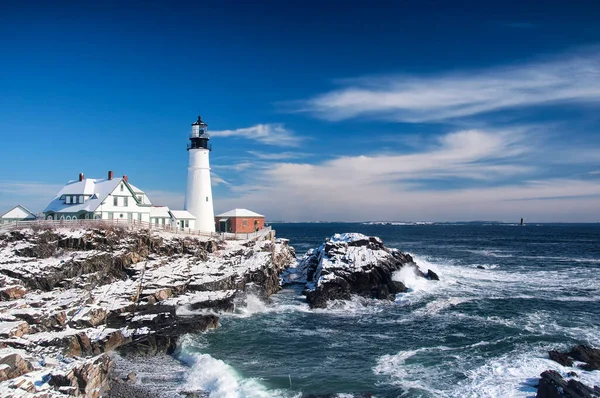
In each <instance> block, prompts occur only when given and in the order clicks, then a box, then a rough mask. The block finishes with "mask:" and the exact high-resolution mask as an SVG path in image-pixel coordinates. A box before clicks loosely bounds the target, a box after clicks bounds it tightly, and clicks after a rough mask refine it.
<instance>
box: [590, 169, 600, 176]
mask: <svg viewBox="0 0 600 398" xmlns="http://www.w3.org/2000/svg"><path fill="white" fill-rule="evenodd" d="M588 174H591V175H593V176H597V175H600V170H593V171H590V172H589V173H588Z"/></svg>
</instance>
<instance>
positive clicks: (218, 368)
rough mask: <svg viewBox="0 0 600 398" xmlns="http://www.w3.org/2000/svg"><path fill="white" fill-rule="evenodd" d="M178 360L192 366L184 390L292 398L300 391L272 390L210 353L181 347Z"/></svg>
mask: <svg viewBox="0 0 600 398" xmlns="http://www.w3.org/2000/svg"><path fill="white" fill-rule="evenodd" d="M179 360H181V361H182V362H184V363H185V364H187V365H188V366H189V370H188V372H187V375H186V380H185V383H184V385H183V387H182V390H183V391H205V392H207V393H208V395H209V397H211V398H277V397H281V398H291V397H299V396H301V394H300V393H297V392H292V391H286V390H273V389H269V388H267V387H266V386H264V385H263V384H262V382H261V380H259V379H256V378H244V377H243V376H242V375H240V374H239V373H238V372H237V371H236V370H235V369H234V368H233V367H232V366H230V365H228V364H227V363H225V362H224V361H222V360H220V359H217V358H214V357H212V356H211V355H209V354H203V353H198V352H193V351H191V350H189V349H187V348H186V347H185V346H183V347H182V350H181V353H180V355H179Z"/></svg>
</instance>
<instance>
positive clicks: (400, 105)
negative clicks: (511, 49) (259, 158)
mask: <svg viewBox="0 0 600 398" xmlns="http://www.w3.org/2000/svg"><path fill="white" fill-rule="evenodd" d="M342 85H343V87H342V88H340V89H337V90H333V91H331V92H328V93H325V94H322V95H319V96H316V97H314V98H312V99H309V100H307V101H302V102H299V103H296V105H298V110H300V111H305V112H310V113H313V114H315V115H317V116H318V117H321V118H324V119H330V120H342V119H349V118H356V117H365V116H366V117H378V118H384V119H390V120H398V121H408V122H429V121H441V120H447V119H451V118H460V117H466V116H472V115H477V114H481V113H485V112H490V111H497V110H503V109H509V108H515V107H526V106H534V105H541V104H553V103H559V102H591V101H599V100H600V53H599V51H598V50H597V49H594V50H593V51H588V53H587V54H583V53H577V54H575V53H572V54H567V55H565V56H563V57H560V58H558V59H553V60H548V61H546V62H541V61H538V62H532V63H527V64H523V65H517V66H510V67H504V68H494V69H487V70H480V71H464V72H460V73H453V74H442V75H433V76H414V75H413V76H411V75H405V76H388V77H380V78H362V79H353V80H346V81H343V82H342Z"/></svg>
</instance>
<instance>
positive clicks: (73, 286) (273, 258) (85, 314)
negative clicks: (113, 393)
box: [0, 226, 295, 396]
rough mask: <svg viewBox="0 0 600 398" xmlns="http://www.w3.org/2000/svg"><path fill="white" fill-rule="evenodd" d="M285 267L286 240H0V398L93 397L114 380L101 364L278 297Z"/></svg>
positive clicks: (89, 233) (158, 346)
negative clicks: (253, 301)
mask: <svg viewBox="0 0 600 398" xmlns="http://www.w3.org/2000/svg"><path fill="white" fill-rule="evenodd" d="M294 260H295V253H294V250H293V248H292V247H290V246H289V245H288V242H287V241H286V240H265V241H259V242H254V241H242V242H237V241H217V240H211V239H207V238H204V239H203V238H199V237H185V236H181V235H176V234H170V233H164V232H161V233H157V232H153V233H152V234H148V232H147V231H128V230H125V229H122V228H115V227H112V226H107V227H105V228H90V229H36V230H32V229H28V230H20V231H12V232H9V233H1V234H0V300H1V301H0V322H1V324H0V325H1V327H0V395H3V396H4V395H10V396H29V395H31V394H42V395H43V396H65V395H85V396H102V395H104V394H105V393H106V391H107V390H108V388H109V387H110V384H111V377H110V375H111V374H112V373H111V372H112V369H113V368H114V361H113V359H112V358H111V356H110V355H107V353H109V352H111V351H115V350H116V351H118V352H120V353H122V354H124V355H126V354H135V355H155V354H157V353H161V352H165V353H171V352H172V351H173V350H174V349H175V347H176V344H177V339H178V337H179V336H181V335H183V334H186V333H191V332H194V333H198V332H202V331H204V330H207V329H210V328H215V327H217V326H218V323H219V316H218V313H219V312H222V311H231V310H233V309H234V308H235V307H236V306H238V305H243V303H244V295H245V294H247V292H251V293H253V294H258V295H261V296H264V297H267V296H269V295H271V294H273V293H275V292H276V291H277V290H279V289H280V282H279V275H280V274H281V272H282V271H283V269H284V268H286V267H287V266H288V265H289V264H290V263H291V262H293V261H294ZM113 382H114V380H113ZM113 384H114V383H113Z"/></svg>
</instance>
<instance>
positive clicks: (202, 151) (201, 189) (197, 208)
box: [185, 116, 215, 232]
mask: <svg viewBox="0 0 600 398" xmlns="http://www.w3.org/2000/svg"><path fill="white" fill-rule="evenodd" d="M209 139H210V137H209V136H208V125H207V124H206V123H204V122H203V121H202V118H201V117H200V116H198V120H197V121H196V122H195V123H194V124H192V132H191V134H190V144H188V148H187V149H188V152H189V153H190V163H189V166H188V178H187V191H186V193H185V210H187V211H189V212H190V213H192V215H194V216H196V224H195V226H196V229H197V230H199V231H202V232H215V212H214V209H213V198H212V188H211V185H210V164H209V160H208V158H209V154H210V151H211V146H210V145H209V144H208V140H209Z"/></svg>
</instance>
